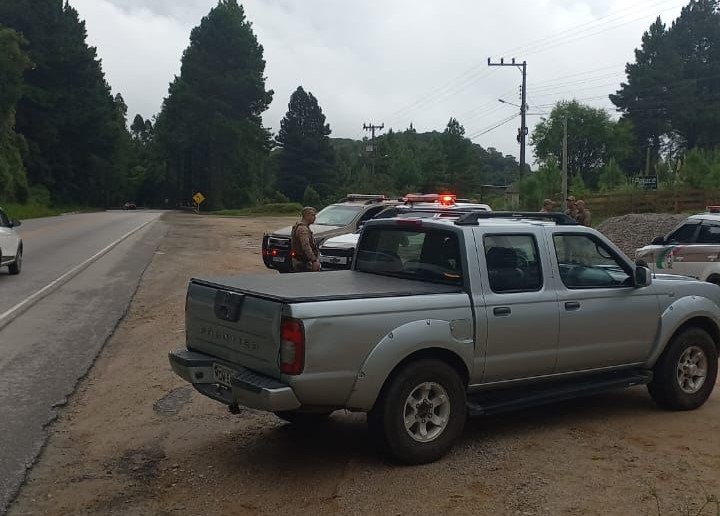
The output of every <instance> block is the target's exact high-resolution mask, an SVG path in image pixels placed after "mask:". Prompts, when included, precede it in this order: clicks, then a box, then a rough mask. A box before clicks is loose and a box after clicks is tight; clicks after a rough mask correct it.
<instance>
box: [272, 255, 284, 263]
mask: <svg viewBox="0 0 720 516" xmlns="http://www.w3.org/2000/svg"><path fill="white" fill-rule="evenodd" d="M273 262H275V263H285V257H284V256H273Z"/></svg>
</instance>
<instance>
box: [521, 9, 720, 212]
mask: <svg viewBox="0 0 720 516" xmlns="http://www.w3.org/2000/svg"><path fill="white" fill-rule="evenodd" d="M719 5H720V2H718V0H692V1H691V2H689V3H688V4H687V5H686V6H685V7H684V8H683V9H682V11H681V13H680V16H679V17H678V18H677V19H676V20H674V21H673V22H672V23H671V24H670V25H669V26H667V25H666V24H665V23H663V21H662V19H661V18H659V17H658V18H657V19H656V21H655V22H654V23H653V24H652V25H651V26H650V27H649V28H648V30H647V31H646V32H645V33H644V34H643V36H642V40H641V45H640V47H639V48H638V49H636V50H635V61H634V62H632V63H628V64H627V65H626V68H625V72H626V79H625V81H624V82H623V83H622V84H621V85H620V87H619V89H618V90H617V92H616V93H614V94H612V95H610V96H609V99H610V101H611V102H612V103H613V104H614V105H615V107H616V109H617V112H618V113H619V114H620V116H619V118H618V119H617V120H616V119H614V118H612V117H611V116H610V113H609V112H608V111H606V110H604V109H595V108H592V107H590V106H587V105H583V104H581V103H579V102H577V101H569V102H560V103H558V104H557V105H556V106H555V107H554V108H553V109H552V112H551V113H550V114H549V116H547V117H545V118H544V119H542V120H541V122H540V123H539V124H538V125H537V126H536V127H535V130H534V132H533V134H532V138H531V143H532V144H533V145H534V146H535V157H536V160H537V162H538V164H539V167H538V170H537V172H536V173H535V174H533V175H532V176H530V177H528V178H526V179H525V180H524V181H523V182H522V183H521V185H520V191H521V197H522V198H523V199H524V201H525V203H526V205H539V204H538V203H540V202H541V201H542V198H543V197H550V196H553V195H555V196H557V195H558V192H559V191H560V182H561V173H560V168H559V166H560V164H561V163H562V141H563V132H564V124H565V123H567V126H568V173H569V178H570V183H571V185H572V186H571V191H573V193H575V194H579V195H583V194H585V193H586V192H587V191H588V190H595V191H601V192H610V191H615V190H627V189H632V188H635V186H634V185H633V182H632V178H633V176H639V175H646V174H648V175H653V176H657V178H658V183H659V185H660V187H661V188H662V187H670V186H672V187H682V186H689V187H695V188H700V187H702V188H720V152H719V151H718V146H719V145H720V95H719V94H718V92H720V8H719Z"/></svg>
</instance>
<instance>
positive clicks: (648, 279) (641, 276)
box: [635, 265, 652, 288]
mask: <svg viewBox="0 0 720 516" xmlns="http://www.w3.org/2000/svg"><path fill="white" fill-rule="evenodd" d="M651 284H652V273H651V272H650V269H648V268H647V267H642V266H640V265H638V266H637V267H635V288H644V287H649V286H650V285H651Z"/></svg>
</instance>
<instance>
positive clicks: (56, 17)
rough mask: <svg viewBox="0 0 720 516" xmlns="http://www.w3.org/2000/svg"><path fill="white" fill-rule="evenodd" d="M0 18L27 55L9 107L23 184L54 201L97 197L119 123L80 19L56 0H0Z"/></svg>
mask: <svg viewBox="0 0 720 516" xmlns="http://www.w3.org/2000/svg"><path fill="white" fill-rule="evenodd" d="M0 24H3V25H6V26H8V27H10V28H13V29H15V30H17V31H18V32H19V33H21V34H22V35H23V36H24V38H25V39H26V40H27V42H28V45H27V49H28V53H29V56H30V59H31V61H32V62H33V68H32V69H30V70H28V71H27V73H26V74H25V78H24V79H25V88H24V90H23V96H22V98H21V99H20V101H19V102H18V104H17V114H16V119H17V125H16V127H17V132H18V133H19V134H21V135H23V136H24V137H25V139H26V140H27V142H28V148H29V152H28V153H27V156H26V159H25V165H26V168H27V171H28V176H29V179H30V181H31V183H32V184H35V185H43V186H45V187H47V188H48V189H50V191H51V192H52V194H53V198H54V199H55V200H57V201H62V202H77V203H79V202H84V203H88V204H101V203H104V202H105V200H106V199H107V194H108V193H109V192H107V191H105V189H106V188H107V187H108V185H109V184H111V181H110V179H111V178H109V177H108V174H109V173H110V172H108V171H109V170H114V172H112V173H115V172H117V171H116V170H115V169H114V166H113V163H114V162H115V161H116V156H115V152H116V151H117V150H118V146H117V143H118V139H120V138H122V137H123V131H124V130H125V129H124V127H122V126H121V124H119V123H118V122H119V111H118V110H117V106H116V104H115V99H114V98H113V96H112V94H111V93H110V87H109V86H108V84H107V82H106V81H105V76H104V74H103V72H102V68H101V66H100V61H99V59H98V58H97V52H96V50H95V49H94V48H93V47H89V46H88V45H87V42H86V39H87V33H86V30H85V23H84V22H83V21H81V20H80V18H79V16H78V13H77V11H76V10H75V9H73V8H72V7H71V6H70V5H68V4H64V5H63V4H62V2H60V1H58V0H4V1H3V2H0Z"/></svg>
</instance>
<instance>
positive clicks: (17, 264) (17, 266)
mask: <svg viewBox="0 0 720 516" xmlns="http://www.w3.org/2000/svg"><path fill="white" fill-rule="evenodd" d="M8 269H10V274H20V271H22V249H18V252H17V255H15V261H14V262H13V263H11V264H10V265H9V266H8Z"/></svg>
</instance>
